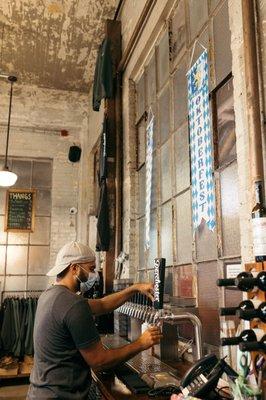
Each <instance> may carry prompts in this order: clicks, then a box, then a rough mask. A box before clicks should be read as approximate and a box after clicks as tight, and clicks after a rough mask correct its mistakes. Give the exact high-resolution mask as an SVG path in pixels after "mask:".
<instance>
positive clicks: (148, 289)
mask: <svg viewBox="0 0 266 400" xmlns="http://www.w3.org/2000/svg"><path fill="white" fill-rule="evenodd" d="M133 286H134V288H135V289H136V290H137V291H138V292H140V293H142V294H145V296H147V297H149V298H150V299H151V301H153V300H154V299H153V292H154V290H153V283H136V284H135V285H133Z"/></svg>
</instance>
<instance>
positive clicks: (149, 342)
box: [137, 326, 163, 350]
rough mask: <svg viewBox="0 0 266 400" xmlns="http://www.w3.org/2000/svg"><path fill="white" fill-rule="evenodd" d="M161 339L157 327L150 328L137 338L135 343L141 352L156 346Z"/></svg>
mask: <svg viewBox="0 0 266 400" xmlns="http://www.w3.org/2000/svg"><path fill="white" fill-rule="evenodd" d="M162 337H163V335H162V333H161V331H160V328H159V327H158V326H151V327H150V328H149V329H147V330H146V331H145V332H144V333H143V334H142V335H141V336H140V337H139V338H138V340H137V342H139V343H140V346H141V348H142V349H143V350H146V349H149V348H150V347H152V346H154V345H155V344H158V343H159V342H160V340H161V338H162Z"/></svg>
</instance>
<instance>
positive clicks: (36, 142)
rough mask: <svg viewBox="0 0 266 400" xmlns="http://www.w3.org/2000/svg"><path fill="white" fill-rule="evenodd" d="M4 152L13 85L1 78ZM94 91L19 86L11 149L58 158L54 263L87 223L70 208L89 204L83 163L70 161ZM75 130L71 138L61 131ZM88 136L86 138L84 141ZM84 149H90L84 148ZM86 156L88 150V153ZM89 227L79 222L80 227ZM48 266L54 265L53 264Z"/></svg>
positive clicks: (15, 152) (83, 133)
mask: <svg viewBox="0 0 266 400" xmlns="http://www.w3.org/2000/svg"><path fill="white" fill-rule="evenodd" d="M0 88H1V94H2V97H1V109H2V111H1V115H0V130H1V135H0V155H3V154H4V149H5V139H6V135H5V132H6V118H7V111H8V90H9V85H6V84H5V83H2V82H0ZM87 109H88V96H87V95H85V94H79V93H76V92H67V91H56V90H47V89H41V88H37V87H33V86H23V85H16V86H15V88H14V100H13V110H12V117H11V130H10V147H9V154H10V156H12V157H22V158H23V157H26V158H49V159H52V160H53V171H52V213H51V235H50V265H52V264H53V263H54V260H55V256H56V254H57V252H58V250H59V248H60V247H61V246H62V245H64V244H65V243H66V242H67V241H70V240H75V239H76V237H77V221H79V225H80V224H82V225H84V226H85V229H86V228H87V222H86V219H85V220H84V219H83V220H79V219H78V218H79V214H80V213H81V212H82V210H81V209H79V211H78V215H77V221H76V220H75V218H74V219H73V220H72V224H71V221H70V215H69V209H70V208H71V207H77V208H78V207H79V206H80V208H81V206H83V208H84V204H83V203H84V200H83V202H81V201H80V199H79V197H80V195H81V190H82V189H81V188H82V187H83V183H82V179H81V178H82V177H81V176H80V165H81V163H76V164H73V163H70V162H69V161H68V151H69V146H70V145H72V144H73V143H76V144H80V143H81V138H82V137H83V138H86V137H87V134H88V132H87V129H88V128H87ZM61 129H66V130H68V131H69V136H68V137H62V136H61V135H60V131H61ZM83 141H84V139H83V140H82V143H83ZM83 153H85V151H84V149H83ZM83 157H84V154H83ZM82 229H83V226H82V227H80V226H79V232H80V231H82ZM47 269H48V268H47Z"/></svg>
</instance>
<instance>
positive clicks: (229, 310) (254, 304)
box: [220, 299, 261, 316]
mask: <svg viewBox="0 0 266 400" xmlns="http://www.w3.org/2000/svg"><path fill="white" fill-rule="evenodd" d="M260 304H261V301H260V300H257V299H252V300H244V301H241V303H239V305H238V306H237V307H222V308H220V315H221V316H225V315H236V312H237V311H238V310H254V309H255V308H258V306H259V305H260Z"/></svg>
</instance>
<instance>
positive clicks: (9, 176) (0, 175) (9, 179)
mask: <svg viewBox="0 0 266 400" xmlns="http://www.w3.org/2000/svg"><path fill="white" fill-rule="evenodd" d="M0 77H5V78H7V79H8V80H9V82H10V84H11V87H10V98H9V112H8V123H7V135H6V154H5V163H4V167H3V169H2V170H1V171H0V186H2V187H10V186H13V185H14V184H15V183H16V181H17V179H18V177H17V175H16V174H15V173H14V172H12V171H9V168H8V165H7V153H8V144H9V131H10V118H11V107H12V96H13V83H14V82H16V81H17V78H16V76H8V75H3V74H0Z"/></svg>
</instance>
